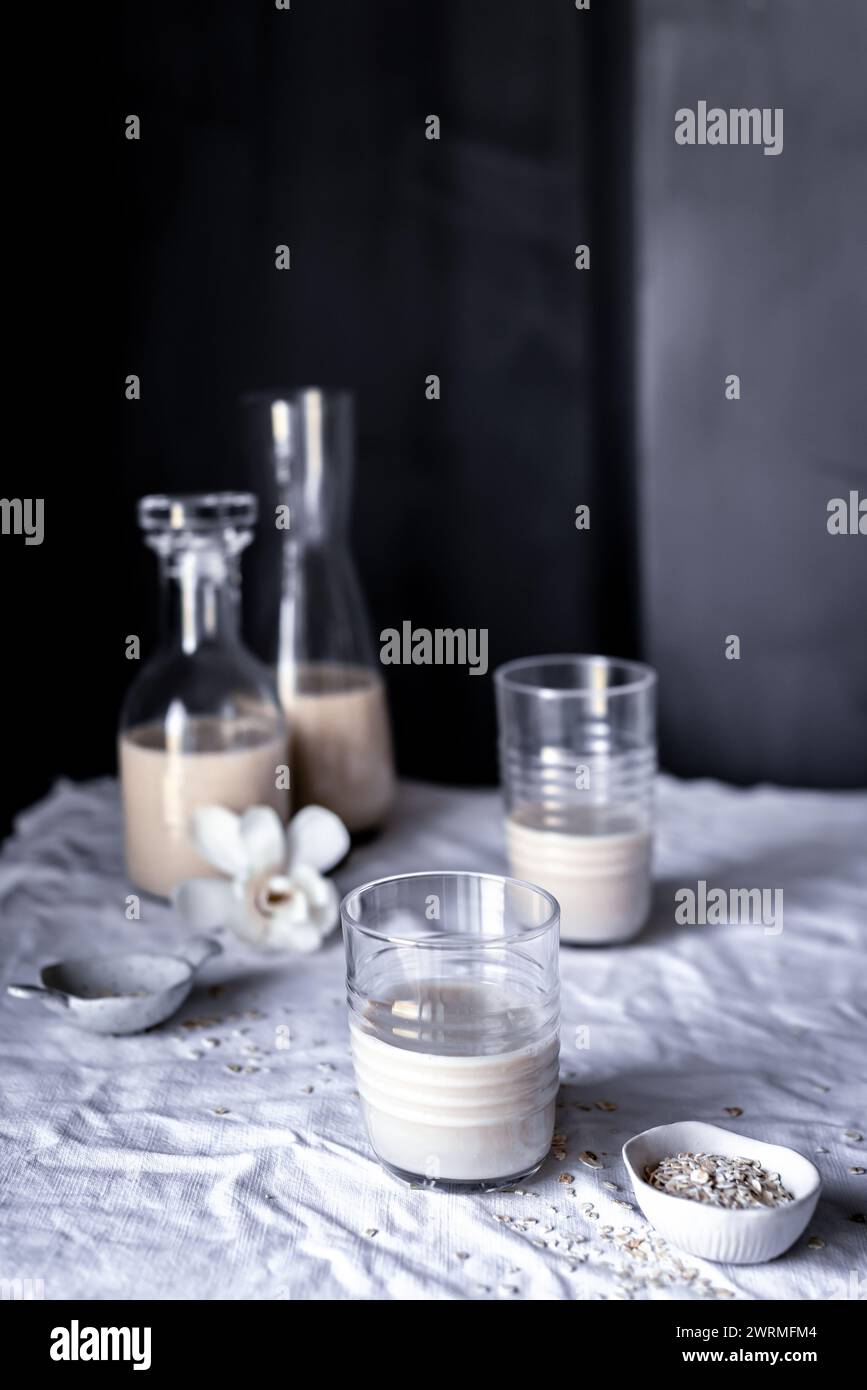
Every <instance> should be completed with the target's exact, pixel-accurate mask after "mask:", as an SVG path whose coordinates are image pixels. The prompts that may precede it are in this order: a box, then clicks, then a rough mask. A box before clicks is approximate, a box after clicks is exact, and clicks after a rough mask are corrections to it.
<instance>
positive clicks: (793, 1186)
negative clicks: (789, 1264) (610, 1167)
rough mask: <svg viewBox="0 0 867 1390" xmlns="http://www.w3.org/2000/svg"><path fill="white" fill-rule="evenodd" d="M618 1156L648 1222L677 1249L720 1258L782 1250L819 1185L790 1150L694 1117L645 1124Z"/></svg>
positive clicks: (747, 1258)
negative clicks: (647, 1126)
mask: <svg viewBox="0 0 867 1390" xmlns="http://www.w3.org/2000/svg"><path fill="white" fill-rule="evenodd" d="M623 1160H624V1162H625V1164H626V1167H627V1168H628V1170H629V1176H630V1178H631V1179H632V1186H633V1190H634V1192H635V1197H636V1200H637V1202H638V1205H639V1206H640V1207H641V1210H642V1211H643V1212H644V1215H645V1216H646V1217H647V1219H648V1221H650V1222H651V1223H652V1224H653V1225H654V1226H655V1227H656V1229H657V1230H658V1231H659V1232H660V1233H661V1234H662V1235H664V1236H665V1237H666V1239H667V1240H670V1241H671V1242H672V1243H673V1244H674V1245H677V1246H679V1247H680V1248H681V1250H685V1251H686V1252H687V1253H688V1254H690V1255H695V1256H697V1257H699V1258H700V1259H706V1260H714V1261H717V1262H719V1263H722V1264H759V1263H762V1262H763V1261H765V1260H773V1259H775V1258H776V1256H777V1255H781V1254H782V1253H783V1251H784V1250H788V1249H789V1246H790V1245H792V1244H793V1243H794V1242H795V1241H796V1240H797V1239H798V1237H799V1236H800V1235H801V1234H802V1233H803V1231H804V1229H805V1227H806V1225H807V1223H808V1221H809V1220H810V1218H811V1216H812V1215H813V1212H814V1210H815V1207H816V1202H817V1201H818V1198H819V1189H820V1187H821V1179H820V1177H819V1173H818V1171H817V1169H816V1168H815V1167H814V1165H813V1164H812V1163H811V1162H810V1161H809V1159H806V1158H804V1156H803V1154H799V1153H797V1152H796V1151H795V1150H794V1149H789V1148H785V1147H784V1146H783V1145H781V1144H765V1143H762V1142H761V1141H760V1140H758V1139H749V1138H747V1136H746V1135H743V1134H735V1133H733V1132H732V1131H731V1130H727V1129H721V1128H720V1127H719V1126H718V1125H708V1124H703V1123H701V1122H699V1121H697V1120H682V1121H680V1122H678V1123H677V1124H671V1125H658V1126H657V1127H656V1128H655V1129H647V1130H644V1132H643V1133H642V1134H637V1135H636V1136H635V1137H634V1138H633V1139H630V1140H628V1141H627V1143H626V1144H624V1146H623Z"/></svg>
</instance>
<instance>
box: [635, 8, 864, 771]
mask: <svg viewBox="0 0 867 1390" xmlns="http://www.w3.org/2000/svg"><path fill="white" fill-rule="evenodd" d="M638 16H639V21H640V22H639V28H638V32H637V42H636V61H637V72H636V77H637V90H638V93H639V96H638V102H637V105H638V121H637V123H636V134H637V151H638V154H637V163H638V169H639V179H638V195H637V219H636V225H637V228H638V237H639V276H640V284H639V291H638V296H637V304H636V308H637V313H638V324H639V333H640V336H639V343H640V349H639V355H640V379H641V410H640V428H639V440H640V446H641V452H640V459H641V495H642V536H643V542H644V585H643V598H644V613H645V617H646V625H645V636H646V648H647V652H648V655H649V658H650V660H651V661H653V663H654V664H655V665H657V666H658V667H659V671H660V681H661V689H662V691H663V696H664V698H663V701H662V727H661V733H662V738H663V743H664V747H665V748H666V749H667V753H668V760H669V763H670V765H671V766H672V768H674V769H675V770H677V771H680V772H683V773H686V774H688V775H699V774H702V773H705V772H708V771H710V772H712V773H715V774H718V775H722V776H724V777H728V778H731V779H733V780H736V781H744V782H748V781H753V780H758V779H768V780H773V781H782V782H794V783H801V784H806V785H813V786H823V785H825V786H827V785H830V786H835V785H836V786H857V785H859V784H860V785H863V784H864V783H865V781H867V536H862V535H858V536H831V535H829V534H828V531H827V524H826V523H827V517H828V514H827V505H828V500H829V499H830V498H832V497H847V498H848V495H849V491H850V489H855V490H857V491H858V492H859V495H860V497H862V498H864V497H865V496H867V443H865V441H867V274H865V246H867V102H865V100H864V87H865V76H867V5H864V4H861V3H856V2H854V0H825V2H824V3H823V4H821V5H816V4H813V3H812V0H781V3H773V4H770V3H766V4H758V3H729V4H726V5H724V6H723V5H719V4H717V3H715V0H689V2H688V3H687V0H652V3H644V4H641V5H639V6H638ZM701 98H704V99H705V100H707V101H708V104H709V105H718V106H721V107H724V108H728V107H730V106H735V107H739V106H748V107H749V106H758V107H765V106H770V107H782V108H783V111H784V124H783V131H784V144H783V151H782V153H781V154H779V155H776V156H765V155H764V154H763V153H762V152H761V150H759V149H755V148H739V147H724V146H721V147H715V148H713V149H711V148H705V149H703V150H702V149H700V148H698V147H686V146H678V145H676V144H675V142H674V140H673V138H672V129H673V112H674V111H676V110H677V109H678V108H680V107H686V106H689V107H692V108H693V109H695V106H696V103H697V101H698V100H699V99H701ZM732 372H734V373H737V374H738V375H739V376H740V378H741V399H740V400H739V401H727V400H726V399H725V394H724V380H725V377H726V376H727V375H728V374H729V373H732ZM732 633H733V634H737V635H739V636H740V638H741V659H740V661H727V660H726V659H725V657H724V641H725V637H726V635H728V634H732Z"/></svg>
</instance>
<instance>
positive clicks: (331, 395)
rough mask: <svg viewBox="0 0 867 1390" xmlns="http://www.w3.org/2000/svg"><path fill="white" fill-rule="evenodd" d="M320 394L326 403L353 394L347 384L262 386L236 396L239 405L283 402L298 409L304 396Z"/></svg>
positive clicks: (343, 399)
mask: <svg viewBox="0 0 867 1390" xmlns="http://www.w3.org/2000/svg"><path fill="white" fill-rule="evenodd" d="M308 396H321V397H322V399H323V400H324V401H325V402H326V403H327V404H329V405H330V404H336V403H340V402H346V401H354V399H355V395H354V392H353V390H352V388H351V387H349V386H313V385H309V386H305V385H303V384H300V385H298V386H286V385H285V384H284V385H277V386H263V387H258V388H257V389H256V390H254V391H243V392H242V393H241V395H240V396H239V397H238V403H239V405H241V406H248V405H257V406H258V405H272V404H278V403H279V402H281V401H282V402H284V403H285V404H286V405H290V406H295V408H296V409H298V408H299V407H300V406H301V405H303V401H304V398H305V397H308Z"/></svg>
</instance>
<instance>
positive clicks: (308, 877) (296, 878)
mask: <svg viewBox="0 0 867 1390" xmlns="http://www.w3.org/2000/svg"><path fill="white" fill-rule="evenodd" d="M292 882H293V883H294V884H295V885H296V886H297V887H298V888H300V890H301V892H302V893H303V894H304V896H305V897H306V898H307V899H308V900H309V902H310V903H311V904H312V905H313V907H323V906H324V905H325V904H326V903H327V902H329V901H330V897H329V891H328V890H329V888H330V887H331V885H330V884H329V882H328V879H327V878H323V877H322V875H321V874H320V873H317V871H316V870H315V869H313V868H311V867H310V865H309V864H296V865H295V866H294V867H293V869H292Z"/></svg>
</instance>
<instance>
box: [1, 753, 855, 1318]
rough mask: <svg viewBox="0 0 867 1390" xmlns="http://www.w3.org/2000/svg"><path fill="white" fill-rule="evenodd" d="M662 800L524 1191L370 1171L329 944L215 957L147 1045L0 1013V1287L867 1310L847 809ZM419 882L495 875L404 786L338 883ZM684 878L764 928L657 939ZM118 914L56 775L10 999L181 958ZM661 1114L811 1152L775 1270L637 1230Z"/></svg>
mask: <svg viewBox="0 0 867 1390" xmlns="http://www.w3.org/2000/svg"><path fill="white" fill-rule="evenodd" d="M657 807H658V835H657V844H656V863H655V878H656V887H655V900H654V911H653V915H652V918H651V921H650V924H649V925H648V927H647V929H646V930H645V931H644V933H643V935H642V936H641V937H640V939H639V940H638V941H637V942H636V943H634V944H632V945H630V946H627V947H619V948H607V949H590V948H576V947H565V946H564V947H563V948H562V949H561V972H562V984H563V1032H562V1043H563V1050H562V1082H563V1085H562V1090H561V1108H560V1110H559V1111H558V1115H559V1120H558V1125H557V1128H558V1130H560V1131H561V1132H562V1133H563V1134H565V1136H566V1138H565V1141H564V1147H565V1150H566V1157H565V1158H564V1159H561V1160H560V1161H558V1160H557V1159H556V1158H554V1157H552V1158H550V1159H549V1160H548V1161H547V1162H546V1164H545V1165H544V1167H543V1169H542V1170H541V1171H540V1173H538V1174H537V1175H536V1177H535V1178H533V1179H532V1180H530V1181H528V1182H527V1184H526V1187H525V1188H523V1189H522V1190H521V1191H520V1192H510V1193H504V1194H491V1195H486V1196H480V1197H469V1196H455V1195H449V1194H445V1193H440V1192H430V1191H425V1190H414V1189H409V1188H405V1187H403V1186H401V1185H400V1184H399V1183H397V1182H396V1181H395V1180H393V1179H392V1178H390V1177H389V1176H387V1175H386V1174H385V1173H384V1172H383V1171H382V1170H381V1169H380V1168H379V1167H378V1165H377V1163H376V1161H375V1160H374V1158H373V1157H372V1155H371V1153H370V1151H369V1150H368V1147H367V1144H366V1141H365V1136H364V1131H363V1128H362V1124H361V1118H360V1115H359V1110H358V1103H357V1099H356V1096H355V1094H354V1085H353V1078H352V1073H351V1067H350V1062H349V1057H348V1049H347V1036H346V1021H345V1004H344V983H343V952H342V947H341V943H340V940H339V934H338V933H336V932H335V934H334V935H333V937H331V938H330V939H329V941H328V943H327V944H326V946H325V947H324V949H323V950H322V951H321V952H320V953H319V954H317V955H315V956H307V957H293V958H288V959H287V958H285V957H273V956H269V957H265V956H260V955H254V954H252V953H251V952H250V951H249V950H248V949H247V948H245V947H242V946H241V945H240V944H235V943H234V942H233V943H232V944H231V945H230V946H229V949H228V952H227V954H226V955H225V956H223V957H222V958H220V959H218V960H215V961H212V962H210V963H209V964H208V965H207V966H206V967H205V968H204V970H203V972H202V985H201V988H199V989H197V990H196V992H195V993H194V994H193V995H192V996H191V997H190V999H189V1000H188V1001H187V1003H186V1004H185V1005H184V1007H183V1008H182V1010H181V1011H180V1013H179V1014H178V1015H177V1016H176V1017H175V1018H174V1019H172V1020H169V1021H168V1022H167V1023H166V1024H164V1025H162V1026H161V1027H160V1028H157V1029H155V1030H153V1031H152V1032H150V1033H147V1034H144V1035H141V1036H138V1037H130V1038H102V1037H98V1036H94V1035H91V1034H88V1033H84V1032H79V1031H77V1030H75V1029H73V1028H70V1027H69V1026H68V1025H65V1024H64V1023H63V1021H62V1019H61V1018H60V1017H58V1016H56V1015H54V1014H51V1013H50V1012H49V1011H47V1010H46V1009H44V1008H43V1007H42V1006H41V1005H40V1004H39V1003H36V1002H23V1001H16V1000H13V999H10V998H8V997H7V996H6V995H5V991H4V994H3V998H2V1003H0V1057H2V1067H3V1077H4V1085H3V1103H2V1118H0V1143H2V1170H3V1182H2V1191H0V1213H2V1214H0V1276H2V1277H3V1278H22V1279H34V1280H36V1279H38V1280H42V1281H43V1287H44V1296H45V1297H46V1298H48V1299H52V1298H70V1299H72V1298H74V1299H80V1298H97V1299H100V1298H111V1297H119V1298H134V1297H139V1298H154V1299H163V1298H175V1299H203V1298H229V1299H236V1298H238V1299H245V1298H257V1299H262V1298H265V1299H281V1298H283V1299H286V1298H293V1299H318V1298H333V1299H372V1298H374V1299H381V1298H388V1299H391V1298H396V1299H437V1298H441V1299H464V1298H472V1299H485V1298H490V1299H521V1298H533V1299H549V1298H550V1299H567V1298H716V1297H719V1298H730V1297H743V1298H759V1299H765V1298H793V1299H813V1298H819V1299H826V1298H844V1297H853V1296H856V1297H865V1296H867V1227H865V1226H864V1225H863V1224H858V1223H857V1222H856V1221H853V1219H852V1218H853V1216H856V1215H857V1214H858V1213H863V1212H864V1211H865V1206H867V1202H865V1194H867V1186H865V1185H867V1177H864V1176H859V1175H858V1174H857V1173H853V1172H852V1169H853V1168H858V1167H862V1168H863V1167H865V1166H867V1113H865V1086H864V1059H865V1054H867V1048H865V1045H864V1044H865V1032H867V1029H865V1022H867V1009H865V997H864V980H865V978H867V970H865V955H867V912H865V905H867V796H864V795H861V794H852V793H834V794H827V793H808V792H800V791H783V790H779V789H776V788H757V789H754V790H750V791H740V790H734V789H732V788H729V787H725V786H721V785H719V784H717V783H711V782H689V783H688V782H678V781H675V780H673V779H671V778H667V777H663V778H661V779H660V782H659V789H658V798H657ZM428 868H430V869H436V868H440V869H443V868H458V869H487V870H493V871H503V870H504V868H505V857H504V850H503V839H502V821H501V814H500V808H499V801H498V798H497V796H496V795H495V794H494V793H493V792H472V791H455V790H451V789H444V788H438V787H432V786H425V785H421V784H417V783H405V784H404V785H403V786H402V788H401V795H400V801H399V805H398V808H397V811H396V814H395V816H394V819H393V821H392V824H391V826H390V828H389V829H388V831H387V832H386V833H385V834H384V835H382V836H381V837H380V838H379V839H378V840H376V841H375V842H373V843H371V844H369V845H368V846H366V847H363V848H360V849H358V850H356V851H355V852H354V853H353V854H352V856H351V858H350V859H349V860H348V861H347V862H346V864H345V865H344V866H343V868H342V870H341V871H340V872H339V873H338V875H337V877H338V881H339V885H340V887H341V888H342V889H346V888H349V887H351V886H353V885H354V884H355V883H359V882H362V881H364V880H366V879H369V878H375V877H378V876H380V875H383V874H387V873H393V872H402V871H407V870H413V869H428ZM701 879H704V880H705V881H706V882H707V883H708V885H710V886H714V887H723V888H729V887H737V888H754V887H761V888H781V889H783V893H784V899H783V901H784V918H783V930H782V931H781V932H779V933H777V934H774V933H773V932H766V931H765V930H764V929H763V928H762V927H761V926H758V927H756V926H749V925H740V926H721V925H710V926H679V925H677V924H676V923H675V920H674V907H675V903H674V892H675V889H676V888H677V887H688V886H692V887H693V888H695V887H696V884H697V882H698V881H699V880H701ZM129 892H130V888H129V885H128V883H127V881H126V879H125V877H124V871H123V862H122V853H121V841H120V809H119V804H118V795H117V787H116V784H115V783H114V782H113V781H109V780H105V781H101V782H92V783H87V784H84V785H72V784H70V783H61V784H59V785H58V786H57V787H56V788H55V789H54V791H53V792H52V794H51V795H50V796H49V797H48V798H46V800H45V801H43V802H41V803H40V804H39V805H38V806H36V807H34V808H32V809H31V810H29V811H28V812H26V813H25V814H23V815H22V816H21V817H20V818H19V821H18V823H17V827H16V833H15V835H14V836H13V837H12V838H11V839H10V840H9V841H7V843H6V845H5V847H4V849H3V852H2V855H0V907H2V916H3V923H2V931H0V952H2V956H0V961H2V975H3V983H4V984H5V983H6V982H8V981H10V980H13V979H14V980H16V981H17V980H34V979H35V978H36V977H37V972H38V969H39V968H40V967H41V966H42V965H43V964H45V963H46V962H49V961H51V960H55V959H58V958H59V957H62V956H74V955H76V954H88V953H93V952H97V951H110V950H124V949H133V948H136V947H138V946H141V945H146V947H147V948H148V949H151V948H156V947H158V948H163V947H165V948H168V949H172V948H173V947H175V946H177V945H179V944H180V943H181V942H182V940H183V937H184V935H185V933H184V931H183V929H182V928H181V927H180V926H179V924H178V923H177V922H176V921H175V920H174V919H173V916H172V913H171V910H170V909H169V908H168V907H167V906H166V905H164V904H162V903H159V902H157V901H156V900H152V899H143V900H142V914H141V920H140V921H128V920H127V919H126V895H127V894H128V893H129ZM586 1030H589V1032H588V1031H586ZM588 1041H589V1046H588V1045H587V1043H588ZM239 1067H240V1070H238V1068H239ZM600 1101H601V1102H604V1103H605V1108H600V1107H599V1104H598V1102H600ZM732 1107H738V1108H739V1109H740V1110H741V1111H742V1112H743V1113H742V1115H741V1116H740V1117H739V1118H737V1119H736V1120H735V1119H732V1118H731V1117H729V1116H728V1115H727V1113H726V1112H727V1109H729V1108H732ZM222 1112H225V1113H222ZM674 1119H702V1120H707V1121H711V1122H715V1123H720V1124H722V1125H726V1126H728V1127H730V1128H736V1129H738V1130H739V1131H740V1132H741V1133H743V1134H747V1135H750V1136H752V1137H754V1138H756V1139H764V1140H769V1141H772V1142H774V1143H783V1144H789V1145H792V1146H793V1147H795V1148H797V1149H799V1150H801V1151H802V1152H803V1153H805V1154H807V1155H808V1156H809V1157H810V1158H812V1159H813V1161H814V1162H815V1163H816V1165H817V1166H818V1168H819V1169H820V1172H821V1174H822V1178H823V1184H824V1186H823V1193H822V1197H821V1200H820V1204H819V1206H818V1208H817V1211H816V1213H815V1216H814V1218H813V1220H812V1222H811V1224H810V1226H809V1227H808V1230H807V1231H806V1232H805V1235H804V1237H803V1238H802V1239H801V1240H800V1241H799V1242H798V1243H797V1244H796V1246H795V1247H794V1248H793V1249H792V1250H791V1251H790V1252H789V1253H788V1254H787V1255H784V1256H782V1257H781V1258H780V1259H778V1260H776V1261H774V1262H773V1263H771V1264H767V1265H758V1266H741V1267H734V1266H724V1265H712V1264H709V1263H706V1262H704V1261H701V1260H698V1259H695V1258H693V1257H690V1256H686V1255H683V1254H681V1253H679V1252H678V1251H677V1250H675V1249H672V1248H670V1247H667V1246H665V1245H664V1244H662V1243H661V1242H660V1240H659V1239H658V1237H657V1236H656V1235H655V1233H654V1232H652V1231H651V1230H650V1228H649V1227H648V1226H647V1223H646V1222H645V1220H644V1218H643V1216H642V1215H641V1213H640V1211H639V1210H638V1209H637V1208H636V1207H635V1204H634V1201H633V1197H632V1193H631V1191H630V1188H629V1183H628V1179H627V1177H626V1174H625V1171H624V1167H623V1163H622V1160H621V1158H620V1148H621V1145H622V1143H623V1142H624V1140H625V1139H627V1138H628V1137H629V1136H630V1135H632V1134H635V1133H637V1132H638V1131H639V1130H642V1129H645V1128H647V1127H649V1126H651V1125H655V1124H663V1123H666V1122H668V1121H671V1120H674ZM846 1131H854V1132H855V1134H856V1135H859V1134H863V1135H864V1136H865V1138H864V1139H863V1140H858V1139H857V1138H853V1137H847V1136H846ZM583 1150H593V1151H595V1152H596V1153H597V1154H599V1155H600V1156H601V1159H602V1163H603V1165H604V1166H603V1167H602V1169H600V1170H594V1169H591V1168H588V1167H586V1166H585V1165H584V1164H583V1163H582V1162H581V1161H580V1158H579V1154H580V1153H581V1151H583ZM566 1173H568V1174H570V1175H572V1178H573V1181H572V1182H571V1183H569V1182H564V1181H562V1178H563V1175H564V1174H566ZM573 1194H574V1195H573ZM589 1203H592V1204H593V1210H592V1212H585V1211H584V1209H583V1208H584V1207H585V1206H586V1205H587V1204H589ZM626 1227H630V1228H631V1233H630V1234H629V1235H628V1236H626V1237H624V1236H623V1234H622V1233H623V1230H624V1228H626ZM639 1239H640V1240H641V1243H640V1244H639V1243H638V1241H639ZM630 1241H631V1242H632V1244H630ZM819 1242H822V1244H821V1245H820V1244H819Z"/></svg>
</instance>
